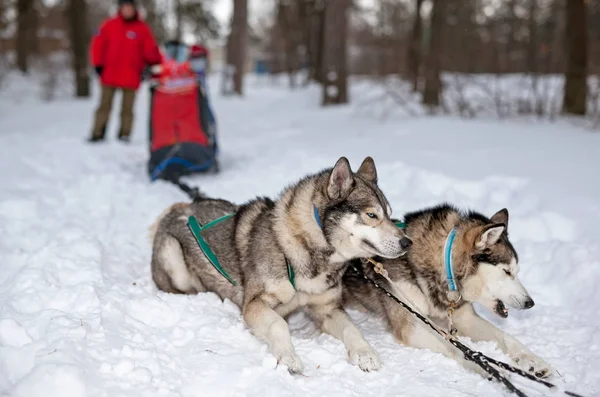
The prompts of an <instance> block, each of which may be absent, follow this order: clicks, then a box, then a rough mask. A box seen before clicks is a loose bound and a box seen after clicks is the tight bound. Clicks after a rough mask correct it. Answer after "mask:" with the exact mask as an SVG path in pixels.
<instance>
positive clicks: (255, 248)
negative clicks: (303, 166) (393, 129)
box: [152, 157, 411, 372]
mask: <svg viewBox="0 0 600 397" xmlns="http://www.w3.org/2000/svg"><path fill="white" fill-rule="evenodd" d="M230 213H235V216H233V217H232V218H230V219H229V220H225V221H223V222H222V223H220V224H218V225H215V226H214V227H211V228H209V229H207V230H205V231H203V232H202V237H203V238H204V239H205V241H206V242H207V243H208V245H209V246H210V247H211V249H212V251H213V252H214V253H215V255H216V257H217V258H218V260H219V261H220V263H221V265H222V267H223V269H224V270H225V271H226V272H227V273H228V275H229V276H230V277H231V278H232V279H233V280H234V281H236V282H237V285H233V284H232V283H230V282H229V281H227V279H226V278H225V277H224V276H222V275H221V274H220V273H219V272H218V271H217V270H216V269H215V268H214V267H213V266H212V265H211V263H210V262H209V261H208V260H207V258H206V256H205V255H204V253H203V252H202V251H201V250H200V248H199V246H198V243H197V241H196V240H195V238H194V236H193V235H192V233H191V232H190V229H189V228H188V225H187V223H188V217H189V216H194V217H195V218H196V219H197V220H198V222H199V223H200V224H206V223H208V222H211V221H212V220H214V219H216V218H219V217H222V216H224V215H227V214H230ZM390 216H391V208H390V205H389V204H388V201H387V199H386V198H385V196H384V194H383V193H382V192H381V190H380V189H379V187H378V186H377V171H376V168H375V163H374V162H373V159H372V158H370V157H367V158H366V159H365V160H364V161H363V163H362V164H361V166H360V168H359V169H358V171H357V172H356V173H353V172H352V170H351V169H350V164H349V162H348V160H347V159H346V158H345V157H342V158H340V159H339V160H338V161H337V163H336V164H335V166H334V167H333V168H330V169H326V170H323V171H321V172H319V173H317V174H314V175H310V176H307V177H305V178H304V179H302V180H300V181H299V182H297V183H296V184H294V185H292V186H289V187H287V188H286V189H284V190H283V192H282V194H281V196H280V197H279V198H278V199H277V200H276V201H272V200H270V199H268V198H257V199H254V200H251V201H249V202H247V203H245V204H243V205H241V206H236V205H234V204H232V203H230V202H227V201H224V200H216V199H202V200H198V201H196V202H194V203H191V204H183V203H179V204H176V205H174V206H172V207H171V208H169V209H168V210H167V211H166V212H165V213H163V215H161V216H160V218H159V220H158V221H157V223H156V224H155V226H154V243H153V253H152V277H153V280H154V282H155V283H156V285H157V287H158V288H159V289H161V290H163V291H167V292H173V293H186V294H196V293H198V292H203V291H212V292H215V293H217V294H218V295H219V296H220V297H221V298H222V299H224V298H228V299H230V300H231V301H233V302H234V303H235V304H237V305H238V306H239V307H240V308H241V309H242V315H243V318H244V320H245V322H246V324H247V325H248V327H249V328H250V329H251V330H252V332H253V333H254V335H255V336H257V337H258V338H260V339H262V340H265V341H266V342H267V343H268V344H269V348H270V351H271V352H272V354H273V355H274V356H275V357H276V358H277V360H278V362H279V363H280V364H284V365H287V367H288V370H289V371H290V372H301V371H302V369H303V365H302V362H301V360H300V358H299V357H298V356H297V355H296V352H295V350H294V347H293V345H292V341H291V338H290V332H289V329H288V325H287V322H286V321H285V320H284V318H285V317H287V316H288V315H289V314H291V313H292V312H293V311H295V310H296V309H298V308H300V307H302V308H304V309H306V310H307V312H308V314H309V315H310V316H311V317H312V318H313V319H314V320H315V321H316V322H317V323H318V324H319V326H320V328H321V330H322V331H323V332H326V333H328V334H331V335H332V336H334V337H336V338H338V339H340V340H342V341H343V343H344V344H345V346H346V348H347V350H348V354H349V358H350V362H351V363H353V364H356V365H358V366H359V367H360V368H361V369H362V370H365V371H371V370H376V369H379V368H380V366H381V363H380V359H379V356H378V355H377V353H376V352H375V351H374V350H373V348H372V347H371V346H370V345H369V343H368V342H367V341H366V340H365V339H364V337H363V336H362V334H361V332H360V331H359V330H358V328H357V327H356V326H355V325H354V324H353V323H352V322H351V320H350V317H349V316H348V315H347V313H346V312H345V311H344V309H343V307H342V276H343V274H344V271H345V270H346V267H347V265H348V263H349V262H348V261H349V260H351V259H354V258H366V257H371V256H374V255H377V256H380V257H384V258H396V257H398V256H400V255H402V254H404V253H405V252H406V250H407V248H408V247H409V246H410V244H411V242H410V240H409V239H408V238H406V236H405V234H404V232H403V231H402V230H400V229H398V228H397V227H396V226H395V225H394V223H393V222H392V221H391V219H390ZM291 274H293V277H292V276H291Z"/></svg>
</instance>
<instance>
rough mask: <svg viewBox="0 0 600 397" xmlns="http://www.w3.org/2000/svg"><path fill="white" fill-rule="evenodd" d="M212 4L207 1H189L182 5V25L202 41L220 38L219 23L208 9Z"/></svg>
mask: <svg viewBox="0 0 600 397" xmlns="http://www.w3.org/2000/svg"><path fill="white" fill-rule="evenodd" d="M211 3H212V2H211V1H207V0H193V1H192V0H187V1H185V2H183V3H181V5H180V10H181V23H182V24H183V25H186V26H187V27H188V28H189V29H188V30H189V31H190V33H192V34H193V35H194V36H195V37H196V38H197V39H199V40H201V41H206V40H208V39H214V38H217V37H218V36H219V28H220V26H219V21H217V18H216V17H215V16H214V14H213V13H212V10H211V9H210V8H209V7H208V6H209V5H211Z"/></svg>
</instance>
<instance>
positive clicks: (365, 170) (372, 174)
mask: <svg viewBox="0 0 600 397" xmlns="http://www.w3.org/2000/svg"><path fill="white" fill-rule="evenodd" d="M356 173H357V174H358V175H360V176H361V177H363V178H364V179H365V180H367V181H369V182H371V183H374V184H377V168H375V161H373V158H372V157H371V156H369V157H366V158H365V159H364V160H363V162H362V164H361V165H360V167H359V168H358V171H357V172H356Z"/></svg>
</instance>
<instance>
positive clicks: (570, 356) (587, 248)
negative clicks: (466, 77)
mask: <svg viewBox="0 0 600 397" xmlns="http://www.w3.org/2000/svg"><path fill="white" fill-rule="evenodd" d="M211 83H212V88H213V98H212V100H213V106H214V108H215V111H216V113H217V117H218V123H219V133H220V142H221V147H222V150H223V152H222V168H223V172H222V173H221V174H220V175H216V176H202V177H196V178H193V179H191V181H192V182H193V183H196V184H198V185H200V186H201V187H202V188H203V189H204V190H205V191H206V192H208V193H209V194H210V195H214V196H220V197H224V198H227V199H230V200H233V201H237V202H241V201H243V200H247V199H250V198H252V197H253V196H256V195H271V196H274V195H276V194H277V193H278V192H279V191H280V190H281V189H282V188H283V186H285V185H286V184H288V183H290V182H292V181H294V180H296V179H298V178H299V177H301V176H302V175H304V174H305V173H312V172H314V171H317V170H319V169H321V168H322V167H327V166H332V165H333V164H334V162H335V161H336V160H337V159H338V158H339V157H340V156H342V155H344V156H347V157H348V158H349V159H350V161H351V164H352V165H353V167H357V166H358V165H359V164H360V161H361V160H362V159H363V158H364V157H365V156H367V155H371V156H373V157H374V159H375V161H376V164H377V166H378V170H379V175H380V184H381V186H382V188H383V190H384V192H385V193H386V194H387V196H388V198H389V200H390V201H391V203H392V205H393V209H394V215H400V214H401V213H402V212H404V211H409V210H415V209H418V208H421V207H424V206H428V205H431V204H436V203H439V202H441V201H445V200H447V201H451V202H453V203H454V204H456V205H459V206H463V207H472V208H474V209H477V210H480V211H483V212H484V213H487V214H489V215H491V214H492V213H494V212H495V211H497V210H499V209H501V208H503V207H507V208H508V209H509V211H510V214H511V221H510V226H509V230H510V233H511V237H512V241H513V242H514V244H515V246H516V249H517V250H518V252H519V254H520V257H521V274H520V277H521V279H522V280H523V282H524V284H525V285H526V286H527V288H528V289H529V291H530V293H531V294H532V296H533V298H534V299H535V301H536V306H535V307H534V308H533V309H531V310H529V311H526V312H516V311H514V310H513V311H511V314H510V316H509V318H508V319H506V320H501V319H498V318H497V317H495V316H494V315H493V314H490V313H488V312H485V311H484V310H481V313H482V314H483V315H484V316H485V317H486V318H488V319H490V321H492V322H494V323H495V324H497V325H498V326H500V327H501V328H503V329H505V330H506V331H507V332H509V333H511V334H513V335H515V336H516V337H517V338H518V339H520V340H521V341H522V342H524V343H525V344H526V345H527V346H529V347H530V349H532V350H533V351H534V352H536V353H538V354H540V355H541V356H543V357H544V358H545V359H546V360H547V361H548V362H549V363H551V364H552V365H553V366H554V368H555V369H556V371H555V373H554V375H553V378H552V381H553V382H555V383H556V384H558V385H560V386H562V387H565V388H567V389H569V390H573V391H576V392H579V393H582V394H584V395H586V396H593V395H598V394H599V393H600V373H599V372H598V371H599V369H600V304H599V302H600V288H598V283H599V282H600V227H599V226H598V225H600V182H599V177H598V173H599V171H600V135H598V134H594V133H590V132H589V131H587V130H583V129H578V128H576V127H574V126H572V125H571V124H568V123H565V122H558V123H555V124H540V123H533V122H526V121H519V122H513V121H503V122H499V121H494V120H475V121H463V120H459V119H455V118H445V117H444V118H443V117H436V118H407V117H401V116H400V115H399V114H391V115H390V117H389V118H387V119H386V120H381V119H379V118H377V117H375V116H374V114H373V111H374V105H373V104H371V105H370V106H364V105H362V104H361V102H360V100H359V99H360V96H362V95H366V93H367V92H368V91H369V90H370V87H369V85H368V84H365V83H359V84H355V85H354V86H353V89H352V94H353V99H356V101H355V102H354V103H355V104H354V105H350V106H347V107H340V108H337V109H328V110H323V109H321V108H319V106H318V103H319V91H318V89H316V88H309V89H307V90H298V91H296V92H290V91H288V90H287V89H286V87H285V85H283V84H282V85H281V86H277V85H272V84H271V83H269V82H268V81H267V80H264V81H263V80H252V81H250V82H249V83H248V87H247V88H248V95H247V97H246V98H245V99H225V98H221V97H219V96H218V95H216V90H215V88H216V87H217V82H216V81H214V82H211ZM16 85H17V84H10V87H8V88H5V89H4V90H3V91H0V147H1V148H2V156H0V167H1V169H2V170H3V173H2V176H0V182H1V186H2V187H1V189H0V233H1V236H2V238H0V258H1V262H0V270H1V271H0V395H1V396H4V395H6V396H14V397H38V396H39V397H41V396H44V397H54V396H61V397H83V396H94V397H95V396H110V397H117V396H128V397H141V396H144V397H145V396H182V397H198V396H299V395H302V396H331V397H333V396H411V397H412V396H415V397H417V396H427V397H430V396H441V395H443V396H447V397H452V396H490V397H492V396H503V395H508V393H507V392H506V391H505V390H504V389H503V388H502V387H500V386H499V385H497V384H493V383H490V382H487V381H485V380H483V379H482V378H481V377H479V376H478V375H475V374H472V373H468V372H466V371H465V370H463V369H462V368H461V367H460V366H459V365H458V364H456V363H455V362H454V361H452V360H449V359H446V358H444V357H442V356H440V355H437V354H434V353H432V352H428V351H423V350H416V349H410V348H406V347H402V346H400V345H398V344H397V343H395V342H394V341H393V339H392V337H391V335H390V334H389V333H388V332H386V331H385V328H384V326H383V324H381V323H380V322H379V321H375V320H373V319H372V318H370V317H369V316H367V315H365V314H363V313H358V312H351V316H352V318H353V319H354V320H355V322H356V323H357V325H358V326H359V328H360V329H361V330H362V331H363V332H364V333H365V336H366V338H367V340H368V341H369V342H370V343H372V344H373V345H374V347H375V348H376V349H377V350H378V352H379V353H380V355H381V357H382V359H383V362H384V366H383V368H382V369H381V370H380V371H378V372H375V373H363V372H361V371H360V370H359V369H357V368H356V367H354V366H352V365H351V364H349V363H348V362H347V360H346V357H345V355H346V354H345V349H344V347H343V345H342V344H341V342H339V341H337V340H335V339H333V338H332V337H330V336H328V335H323V334H320V333H319V332H318V331H317V329H316V328H315V327H314V325H313V324H312V323H311V322H310V321H309V320H308V319H307V318H306V316H304V315H303V314H296V315H294V316H293V317H292V318H291V320H290V322H291V328H292V338H293V342H294V344H295V346H296V347H297V350H298V353H299V355H300V356H301V358H302V359H303V361H304V363H305V366H306V372H305V374H304V375H305V376H292V375H289V374H288V373H287V371H285V370H284V369H282V368H274V367H275V364H274V359H273V358H272V357H270V356H268V355H267V352H266V346H265V345H264V344H262V343H261V342H259V341H257V340H256V339H255V338H254V337H253V336H252V335H251V334H250V332H249V331H248V329H247V328H246V327H245V326H244V324H243V321H242V318H241V316H240V311H239V309H238V308H237V307H235V306H234V305H233V304H231V303H230V302H221V301H220V300H219V299H218V298H217V297H216V296H215V295H213V294H200V295H198V296H174V295H168V294H164V293H160V292H157V291H156V289H155V287H154V286H153V284H152V281H151V279H150V272H149V263H150V252H151V251H150V249H151V245H150V243H149V241H148V239H147V228H148V226H149V225H150V223H151V222H152V221H153V220H154V219H155V217H156V216H157V215H158V214H159V213H160V212H161V211H162V210H163V209H164V208H165V207H166V206H168V205H170V204H172V203H173V202H175V201H184V200H186V197H185V196H184V195H183V194H182V193H181V192H180V191H178V190H177V189H176V188H175V187H173V186H171V185H169V184H167V183H164V182H156V183H154V184H151V183H150V182H149V181H148V178H147V174H146V168H145V167H146V160H147V157H148V150H147V146H146V145H147V131H146V119H147V112H148V103H147V100H148V98H147V92H146V90H142V91H141V94H140V97H139V99H138V101H137V104H136V116H137V120H136V127H135V135H134V142H133V144H132V145H131V146H124V145H122V144H120V143H118V142H117V141H116V140H115V139H114V137H115V135H116V131H115V129H116V128H117V121H116V117H117V113H118V112H117V111H114V112H113V113H114V117H113V122H112V124H111V126H110V127H111V128H110V138H111V139H110V141H109V142H107V143H104V144H100V145H96V146H90V145H87V144H85V143H84V142H83V140H84V139H85V138H86V137H87V134H88V130H89V127H90V124H91V117H92V112H93V108H94V106H95V104H96V99H97V98H96V97H94V100H93V101H87V100H86V101H73V100H65V99H60V100H58V101H55V102H52V103H50V104H46V103H40V102H38V101H37V100H35V99H34V96H33V94H32V92H34V91H35V90H34V89H31V88H27V89H19V90H18V91H15V90H14V87H15V86H16ZM96 94H97V91H96ZM477 348H478V349H481V350H483V351H485V352H488V353H491V354H493V355H495V356H497V357H500V358H504V357H503V355H502V354H501V353H500V352H499V351H498V350H497V349H496V347H495V346H493V345H491V344H485V343H480V344H477ZM514 381H515V383H516V384H517V385H519V386H520V387H522V389H523V390H524V391H526V392H527V393H528V394H529V395H531V396H539V395H544V390H543V389H540V388H539V387H533V386H532V385H531V383H529V382H527V381H523V380H518V379H515V380H514ZM546 393H547V392H546ZM547 395H550V393H547Z"/></svg>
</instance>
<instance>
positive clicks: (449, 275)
mask: <svg viewBox="0 0 600 397" xmlns="http://www.w3.org/2000/svg"><path fill="white" fill-rule="evenodd" d="M455 237H456V228H452V230H450V233H448V237H447V238H446V245H445V246H444V268H445V269H446V280H447V281H448V289H450V291H453V292H454V291H457V290H458V287H457V286H456V279H455V277H454V268H453V266H452V245H453V244H454V238H455Z"/></svg>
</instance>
